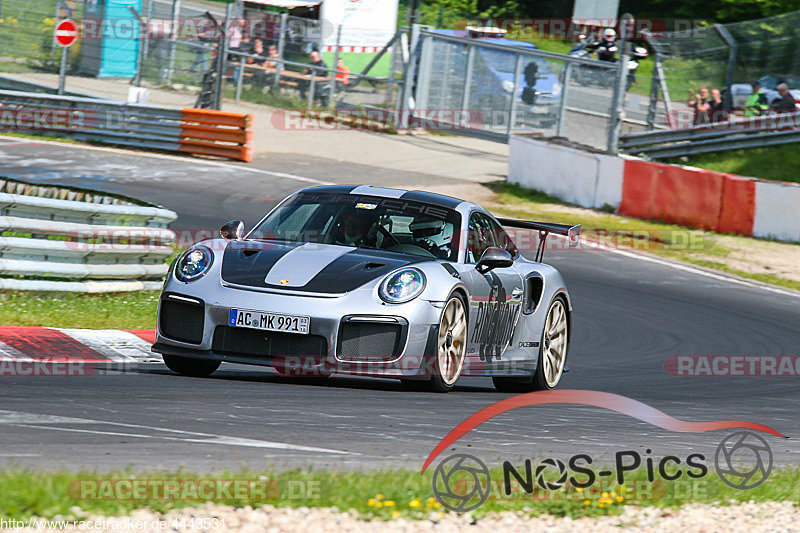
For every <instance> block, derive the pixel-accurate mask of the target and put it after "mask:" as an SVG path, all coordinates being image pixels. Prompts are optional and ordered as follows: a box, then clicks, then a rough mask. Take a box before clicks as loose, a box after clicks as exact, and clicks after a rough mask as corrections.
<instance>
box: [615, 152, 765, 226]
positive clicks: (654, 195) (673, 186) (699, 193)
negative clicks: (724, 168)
mask: <svg viewBox="0 0 800 533" xmlns="http://www.w3.org/2000/svg"><path fill="white" fill-rule="evenodd" d="M619 213H620V214H623V215H627V216H632V217H638V218H644V219H648V220H663V221H665V222H670V223H674V224H680V225H682V226H690V227H694V228H700V229H708V230H713V231H718V232H721V233H742V234H745V235H750V234H752V232H753V219H754V216H755V183H754V182H753V181H752V180H747V179H742V178H739V177H736V176H731V175H729V174H723V173H721V172H713V171H711V170H702V169H691V168H684V167H680V166H675V165H665V164H661V163H651V162H648V161H639V160H626V161H625V170H624V174H623V181H622V202H621V203H620V206H619Z"/></svg>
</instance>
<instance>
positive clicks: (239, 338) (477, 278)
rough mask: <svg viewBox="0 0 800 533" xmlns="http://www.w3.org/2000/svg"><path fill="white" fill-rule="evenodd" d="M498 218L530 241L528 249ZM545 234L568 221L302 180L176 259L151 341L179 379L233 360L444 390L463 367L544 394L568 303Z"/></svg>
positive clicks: (567, 325) (559, 355)
mask: <svg viewBox="0 0 800 533" xmlns="http://www.w3.org/2000/svg"><path fill="white" fill-rule="evenodd" d="M503 226H505V227H513V228H521V229H523V230H526V231H527V232H528V233H531V232H533V234H534V235H536V236H538V240H536V242H537V243H538V244H537V251H536V257H535V259H534V260H529V259H526V258H525V257H523V256H522V254H521V253H520V252H519V250H518V249H517V247H516V246H515V244H514V242H513V241H512V239H511V238H510V237H509V235H508V233H507V232H506V231H505V230H504V229H503ZM550 233H555V234H560V235H563V236H565V237H567V241H568V242H569V244H570V245H577V244H578V240H579V238H580V226H574V227H570V226H566V225H561V224H548V223H539V222H526V221H519V220H509V219H502V218H500V219H498V218H495V217H493V216H492V215H491V214H490V213H489V212H488V211H486V210H485V209H483V208H482V207H480V206H479V205H476V204H473V203H471V202H466V201H463V200H458V199H455V198H450V197H448V196H442V195H438V194H432V193H426V192H420V191H405V190H398V189H385V188H378V187H371V186H366V185H362V186H352V185H348V186H339V185H335V186H328V187H312V188H308V189H303V190H301V191H299V192H297V193H295V194H293V195H291V196H289V197H288V198H286V199H285V200H283V201H282V202H281V203H280V204H278V205H277V206H276V207H275V208H274V209H273V210H272V211H270V212H269V214H267V216H265V217H264V218H263V219H262V220H261V221H260V222H259V223H258V224H257V225H256V226H255V227H254V228H253V229H252V230H251V231H250V232H249V233H247V234H246V235H245V231H244V224H243V223H242V222H240V221H237V220H234V221H231V222H229V223H227V224H225V226H223V227H222V229H221V230H220V235H221V238H220V239H209V240H205V241H202V242H199V243H197V244H195V245H193V246H192V247H191V248H189V249H188V250H186V251H185V252H184V253H183V254H181V255H180V256H179V257H178V258H177V259H176V260H175V261H174V262H173V264H172V266H171V267H170V271H169V274H168V277H167V280H166V282H165V284H164V290H163V292H162V294H161V297H160V301H159V307H158V335H157V339H156V343H155V344H154V345H153V350H154V351H156V352H158V353H161V354H162V355H163V357H164V362H165V363H166V365H167V366H168V367H169V368H170V369H171V370H173V371H175V372H177V373H179V374H183V375H188V376H207V375H209V374H211V373H212V372H214V371H215V370H216V369H217V368H218V367H219V365H220V363H221V362H231V363H247V364H254V365H263V366H272V367H274V368H275V369H276V370H278V371H279V372H281V373H284V374H287V375H298V376H309V375H311V376H328V375H330V374H331V373H338V374H358V375H365V376H380V377H388V378H399V379H400V380H402V381H403V383H405V384H406V385H407V386H409V387H413V388H427V389H430V390H434V391H440V392H445V391H449V390H450V389H452V388H453V386H454V385H455V383H456V381H457V380H458V378H459V377H461V376H491V377H492V379H493V381H494V384H495V386H496V387H497V389H498V390H501V391H509V392H520V391H529V390H536V389H551V388H553V387H555V386H556V385H557V384H558V382H559V380H560V379H561V375H562V373H563V372H564V368H565V363H566V359H567V355H568V353H569V344H570V337H571V334H572V330H571V319H572V307H571V305H570V298H569V294H568V293H567V289H566V286H565V285H564V280H563V279H562V278H561V275H560V274H559V273H558V271H557V270H556V269H555V268H553V267H551V266H549V265H546V264H544V263H542V262H541V260H542V254H543V252H544V246H545V241H546V238H547V235H548V234H550Z"/></svg>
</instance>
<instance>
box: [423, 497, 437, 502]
mask: <svg viewBox="0 0 800 533" xmlns="http://www.w3.org/2000/svg"><path fill="white" fill-rule="evenodd" d="M425 501H427V502H435V501H436V498H428V499H427V500H425Z"/></svg>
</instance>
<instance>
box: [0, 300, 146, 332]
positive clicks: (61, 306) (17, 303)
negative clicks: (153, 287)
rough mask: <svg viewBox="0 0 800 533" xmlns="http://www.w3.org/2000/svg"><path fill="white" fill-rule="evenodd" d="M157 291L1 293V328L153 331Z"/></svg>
mask: <svg viewBox="0 0 800 533" xmlns="http://www.w3.org/2000/svg"><path fill="white" fill-rule="evenodd" d="M157 306H158V291H142V292H124V293H103V294H74V293H69V292H33V291H0V324H3V325H4V326H48V327H56V328H91V329H152V328H155V327H156V308H157Z"/></svg>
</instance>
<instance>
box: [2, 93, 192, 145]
mask: <svg viewBox="0 0 800 533" xmlns="http://www.w3.org/2000/svg"><path fill="white" fill-rule="evenodd" d="M0 103H2V104H3V110H4V113H6V114H13V116H14V126H15V127H14V128H12V129H14V130H15V131H18V132H31V133H40V134H41V133H47V132H53V133H57V134H58V135H63V136H65V137H70V138H73V139H77V140H81V141H91V142H100V143H108V144H118V145H126V146H134V147H136V148H150V149H155V150H178V149H179V147H180V145H179V142H178V141H179V136H180V132H181V117H182V115H181V111H180V110H179V109H162V108H158V107H151V106H146V105H141V104H123V103H120V102H113V101H104V100H97V99H93V98H80V97H74V96H56V95H43V94H34V93H24V92H19V91H0ZM4 127H6V128H7V127H8V124H6V125H4Z"/></svg>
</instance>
